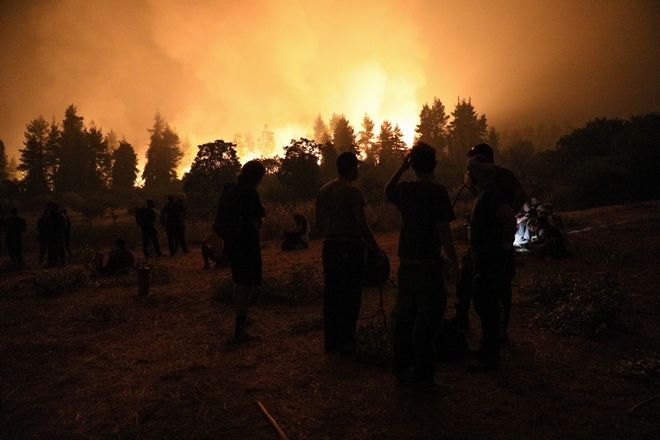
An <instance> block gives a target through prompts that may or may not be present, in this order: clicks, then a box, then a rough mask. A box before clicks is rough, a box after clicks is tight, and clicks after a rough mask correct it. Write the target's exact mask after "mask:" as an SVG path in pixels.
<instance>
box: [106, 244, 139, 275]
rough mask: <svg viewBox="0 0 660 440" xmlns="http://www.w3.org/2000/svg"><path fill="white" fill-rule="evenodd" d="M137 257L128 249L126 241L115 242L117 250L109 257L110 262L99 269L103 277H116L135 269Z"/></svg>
mask: <svg viewBox="0 0 660 440" xmlns="http://www.w3.org/2000/svg"><path fill="white" fill-rule="evenodd" d="M134 263H135V257H134V256H133V253H132V252H131V251H129V250H128V249H126V241H125V240H124V239H122V238H118V239H117V240H115V248H114V249H113V250H112V251H111V252H110V255H109V256H108V262H107V263H106V264H105V265H104V266H103V267H101V268H100V269H99V272H100V273H101V274H103V275H115V274H117V273H120V272H128V271H129V270H130V269H132V268H133V264H134Z"/></svg>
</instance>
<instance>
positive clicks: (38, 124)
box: [18, 116, 48, 195]
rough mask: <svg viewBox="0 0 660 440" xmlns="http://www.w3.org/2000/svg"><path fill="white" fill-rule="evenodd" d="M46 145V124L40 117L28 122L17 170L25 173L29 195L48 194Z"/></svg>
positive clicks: (25, 182)
mask: <svg viewBox="0 0 660 440" xmlns="http://www.w3.org/2000/svg"><path fill="white" fill-rule="evenodd" d="M47 144H48V122H46V120H45V119H44V118H42V117H41V116H39V117H38V118H37V119H34V120H32V121H30V122H29V123H28V124H27V126H26V129H25V140H24V141H23V145H25V148H24V149H22V150H21V163H20V165H19V166H18V169H19V170H21V171H23V172H24V173H25V180H24V185H25V190H26V192H27V193H28V194H30V195H38V194H46V193H48V180H47V179H46V166H45V165H46V148H47Z"/></svg>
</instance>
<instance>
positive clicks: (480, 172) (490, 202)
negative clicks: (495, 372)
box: [466, 158, 516, 371]
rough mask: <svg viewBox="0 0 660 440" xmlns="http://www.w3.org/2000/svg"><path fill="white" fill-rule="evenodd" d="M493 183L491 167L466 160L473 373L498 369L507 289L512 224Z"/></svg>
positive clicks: (474, 160)
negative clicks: (475, 334) (475, 325)
mask: <svg viewBox="0 0 660 440" xmlns="http://www.w3.org/2000/svg"><path fill="white" fill-rule="evenodd" d="M495 179H496V169H495V166H494V165H493V164H492V163H488V162H482V161H480V160H479V159H478V158H472V159H470V162H469V163H468V168H467V173H466V180H467V182H466V183H467V184H468V185H469V186H470V187H471V188H472V189H474V191H475V192H476V193H477V199H476V201H475V203H474V207H473V209H472V216H471V219H470V251H469V252H470V262H471V264H472V270H471V273H472V286H471V289H472V294H473V300H474V308H475V309H476V310H477V313H478V314H479V318H480V320H481V328H482V340H481V350H480V352H479V354H480V356H479V365H478V366H475V367H474V368H473V371H483V370H492V369H496V368H497V367H498V366H499V363H500V313H501V306H500V304H501V302H502V298H503V297H504V296H505V295H506V292H507V289H510V286H511V276H510V268H509V264H510V263H509V261H510V257H509V256H510V254H511V251H512V248H513V238H514V235H515V231H516V220H515V217H514V214H513V210H512V209H511V206H509V204H508V203H507V201H506V200H505V198H504V197H503V196H502V195H501V193H500V191H499V190H498V188H497V186H496V180H495Z"/></svg>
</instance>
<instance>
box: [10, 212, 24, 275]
mask: <svg viewBox="0 0 660 440" xmlns="http://www.w3.org/2000/svg"><path fill="white" fill-rule="evenodd" d="M5 228H6V235H7V252H8V253H9V258H10V259H11V262H12V265H13V266H14V267H21V266H23V240H22V236H23V234H24V233H25V231H26V230H27V226H26V224H25V219H24V218H23V217H19V216H18V210H17V209H16V208H11V210H10V211H9V217H7V220H5Z"/></svg>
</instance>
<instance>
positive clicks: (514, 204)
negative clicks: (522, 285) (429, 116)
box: [456, 143, 528, 341]
mask: <svg viewBox="0 0 660 440" xmlns="http://www.w3.org/2000/svg"><path fill="white" fill-rule="evenodd" d="M467 158H468V160H469V161H471V160H474V161H477V162H484V163H489V164H491V165H493V170H494V171H493V172H494V177H493V182H492V183H493V186H494V187H495V189H497V191H498V192H499V194H500V196H501V197H502V198H503V200H504V201H505V202H506V203H507V204H508V205H509V206H510V207H511V209H512V210H513V212H514V214H515V213H517V212H520V210H521V209H522V208H523V205H524V204H525V202H526V201H527V200H528V196H527V193H526V192H525V189H524V188H523V187H522V185H521V184H520V182H519V181H518V179H517V178H516V175H515V174H514V173H513V172H512V171H511V170H509V169H507V168H504V167H501V166H499V165H495V164H494V154H493V149H492V148H491V146H490V145H488V144H486V143H481V144H477V145H475V146H474V147H472V148H471V149H470V151H468V153H467ZM469 258H470V255H469V254H468V255H466V257H465V258H464V261H463V267H462V272H461V276H460V279H459V281H458V284H457V286H456V295H457V297H458V304H457V305H456V317H457V319H458V323H459V325H460V327H461V328H463V329H465V330H467V329H468V328H469V320H468V316H469V311H470V303H471V301H472V293H471V292H472V290H471V289H470V286H471V279H472V273H471V272H470V271H471V269H472V267H473V265H472V264H471V263H470V261H469ZM513 258H514V251H513V247H512V248H511V252H509V255H508V256H507V264H506V269H507V272H508V274H509V283H508V287H507V288H506V289H505V290H504V291H502V298H501V303H502V321H501V323H500V337H501V339H502V340H504V341H506V340H508V328H509V317H510V315H511V296H512V292H511V280H513V276H514V275H515V263H514V260H513Z"/></svg>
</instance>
